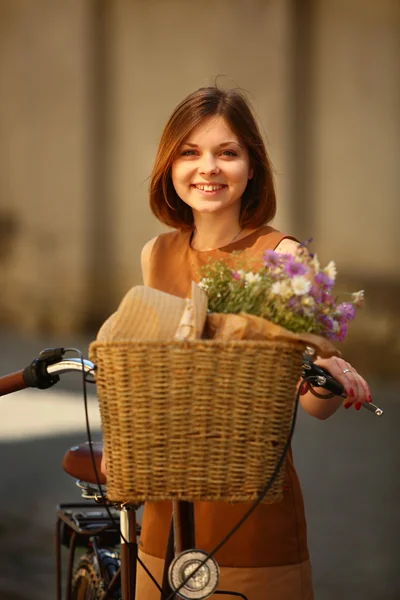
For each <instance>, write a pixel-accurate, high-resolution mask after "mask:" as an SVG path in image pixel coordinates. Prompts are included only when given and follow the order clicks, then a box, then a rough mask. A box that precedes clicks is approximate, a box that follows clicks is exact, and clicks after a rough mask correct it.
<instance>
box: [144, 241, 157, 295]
mask: <svg viewBox="0 0 400 600" xmlns="http://www.w3.org/2000/svg"><path fill="white" fill-rule="evenodd" d="M158 237H159V236H158V235H157V236H156V237H154V238H152V239H151V240H149V241H148V242H146V243H145V245H144V246H143V248H142V252H141V254H140V262H141V265H142V276H143V283H144V284H145V285H147V281H148V279H149V272H150V260H151V253H152V252H153V248H154V244H155V243H156V241H157V239H158Z"/></svg>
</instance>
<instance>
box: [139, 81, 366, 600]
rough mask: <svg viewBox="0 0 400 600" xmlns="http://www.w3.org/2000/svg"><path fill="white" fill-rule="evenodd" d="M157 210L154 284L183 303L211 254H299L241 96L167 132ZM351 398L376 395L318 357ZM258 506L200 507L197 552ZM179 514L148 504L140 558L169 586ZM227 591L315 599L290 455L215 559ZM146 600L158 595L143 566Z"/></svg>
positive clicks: (155, 181)
mask: <svg viewBox="0 0 400 600" xmlns="http://www.w3.org/2000/svg"><path fill="white" fill-rule="evenodd" d="M150 205H151V208H152V211H153V213H154V214H155V215H156V217H157V218H158V219H159V220H160V221H161V222H162V223H164V224H166V225H168V226H170V227H172V228H173V229H174V231H172V232H170V233H166V234H162V235H160V236H158V237H156V238H155V239H152V240H151V241H149V242H148V243H147V244H146V245H145V246H144V248H143V251H142V270H143V279H144V283H145V285H148V286H151V287H153V288H156V289H158V290H161V291H164V292H168V293H170V294H174V295H177V296H181V297H187V296H189V294H190V284H191V281H192V280H198V279H199V269H200V267H201V266H202V265H203V264H205V263H206V262H207V261H208V259H209V258H210V257H212V258H222V257H226V256H228V255H229V254H230V253H231V252H233V251H237V250H242V251H243V252H244V253H245V255H246V256H252V257H260V258H261V256H262V255H263V253H264V251H265V250H267V249H276V250H278V251H280V252H285V253H293V254H294V253H295V252H296V248H297V246H298V242H296V240H295V239H294V238H292V237H290V236H287V235H285V234H283V233H281V232H279V231H277V230H275V229H273V228H272V227H270V226H269V225H267V224H268V223H269V222H270V221H271V220H272V219H273V217H274V215H275V210H276V199H275V191H274V182H273V176H272V169H271V164H270V161H269V158H268V156H267V153H266V150H265V147H264V144H263V141H262V138H261V135H260V132H259V130H258V127H257V124H256V122H255V119H254V117H253V115H252V112H251V110H250V108H249V105H248V103H247V101H246V100H245V99H244V97H243V96H242V95H241V94H240V93H239V92H238V91H236V90H229V91H222V90H219V89H218V88H215V87H210V88H201V89H199V90H197V91H196V92H194V93H192V94H191V95H189V96H188V97H187V98H186V99H185V100H183V102H181V103H180V104H179V105H178V106H177V108H176V109H175V111H174V112H173V114H172V116H171V117H170V119H169V121H168V123H167V125H166V127H165V130H164V132H163V135H162V138H161V141H160V145H159V149H158V153H157V157H156V160H155V165H154V168H153V172H152V177H151V185H150ZM316 362H317V363H318V364H320V365H321V366H323V367H325V368H326V369H327V370H328V371H329V372H330V373H331V374H332V375H333V377H335V378H336V379H337V380H338V381H340V382H341V383H342V384H343V386H344V388H345V390H346V394H347V399H346V400H345V403H344V406H345V408H348V407H350V406H354V407H355V408H356V409H357V410H358V409H360V407H361V405H362V403H363V402H366V401H370V400H371V399H370V394H369V389H368V386H367V384H366V382H365V381H364V379H363V378H362V377H360V375H358V374H357V372H356V371H355V369H354V368H353V367H352V366H351V365H350V364H349V363H347V362H346V361H344V360H343V359H341V358H337V357H334V358H330V359H324V360H322V359H318V360H317V361H316ZM342 402H343V400H342V398H339V397H335V398H332V399H330V400H322V399H319V398H317V397H315V396H314V395H312V393H311V392H310V391H305V393H304V394H303V395H302V397H301V404H302V406H303V408H304V409H305V410H306V411H307V412H308V413H309V414H310V415H312V416H314V417H317V418H318V419H326V418H327V417H329V416H331V415H332V414H333V413H334V412H335V411H336V410H337V409H338V408H339V406H340V405H341V404H342ZM248 507H249V505H245V504H239V505H230V504H224V503H210V502H198V503H195V520H196V522H198V523H199V522H201V528H199V529H197V530H196V545H197V547H198V548H201V549H203V550H206V551H210V550H211V549H213V548H214V547H215V546H216V545H217V543H218V542H219V541H220V540H221V539H222V538H223V537H224V536H225V535H226V533H228V531H230V529H232V527H233V526H234V525H235V524H236V523H237V521H238V520H239V519H240V517H241V516H242V515H243V514H244V513H245V511H246V510H247V509H248ZM170 516H171V504H170V502H157V503H148V504H147V505H146V506H145V509H144V515H143V521H142V535H141V540H140V544H139V548H140V550H139V554H140V558H141V560H142V561H143V562H144V563H145V564H146V566H147V567H148V568H149V569H150V571H151V572H152V573H153V574H154V575H156V576H157V578H158V580H159V581H161V575H162V570H163V557H164V553H165V548H166V543H167V535H168V529H169V523H170ZM216 559H217V561H218V563H219V565H220V567H221V580H220V589H225V590H227V589H230V590H234V591H236V592H241V593H244V594H246V595H247V597H248V599H249V600H258V599H261V598H268V599H270V600H311V599H312V598H313V589H312V579H311V567H310V561H309V554H308V549H307V537H306V522H305V516H304V507H303V500H302V494H301V489H300V485H299V481H298V478H297V474H296V471H295V469H294V465H293V460H292V457H291V455H290V456H289V459H288V461H287V467H286V472H285V482H284V499H283V501H282V502H279V503H276V504H270V505H268V504H261V505H259V506H258V507H257V509H256V510H255V511H254V513H253V514H252V515H251V516H250V517H249V518H248V519H247V521H246V522H245V523H244V525H243V526H242V527H241V528H240V529H239V531H238V532H236V534H235V535H234V536H233V537H232V538H231V539H230V540H229V541H228V543H227V544H226V545H225V546H224V547H223V548H221V550H220V551H219V552H218V553H217V554H216ZM138 598H139V600H152V599H153V598H154V599H157V600H158V598H159V592H158V591H157V589H156V588H155V586H154V584H153V583H152V582H151V581H150V579H149V578H148V576H147V575H146V574H145V573H144V571H143V569H142V568H141V567H140V566H139V567H138Z"/></svg>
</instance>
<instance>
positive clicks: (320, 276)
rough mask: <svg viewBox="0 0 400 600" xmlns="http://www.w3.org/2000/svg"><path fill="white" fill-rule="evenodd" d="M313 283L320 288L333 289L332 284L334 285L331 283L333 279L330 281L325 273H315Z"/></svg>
mask: <svg viewBox="0 0 400 600" xmlns="http://www.w3.org/2000/svg"><path fill="white" fill-rule="evenodd" d="M314 280H315V283H317V284H318V285H320V286H321V287H322V288H328V289H329V288H331V287H333V284H334V283H335V282H334V281H333V279H330V278H329V277H328V276H327V275H326V274H325V273H322V272H320V273H317V274H316V276H315V278H314Z"/></svg>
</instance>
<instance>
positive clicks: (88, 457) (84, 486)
mask: <svg viewBox="0 0 400 600" xmlns="http://www.w3.org/2000/svg"><path fill="white" fill-rule="evenodd" d="M71 350H74V351H75V349H63V348H53V349H45V350H43V351H42V352H41V353H40V354H39V356H38V357H37V358H36V359H34V360H33V361H32V362H31V363H30V364H29V365H28V366H27V367H26V368H25V369H22V370H20V371H18V372H15V373H11V374H9V375H5V376H3V377H0V396H2V395H6V394H11V393H13V392H16V391H18V390H22V389H25V388H28V387H36V388H39V389H46V388H49V387H51V386H53V385H55V384H56V383H57V382H58V381H59V379H60V375H62V374H63V373H67V372H73V371H78V372H81V373H82V375H83V380H84V383H85V384H86V383H95V366H94V364H93V363H92V362H90V361H89V360H84V359H83V357H82V355H81V358H65V357H64V354H65V353H66V352H67V351H71ZM77 352H79V351H77ZM79 354H80V353H79ZM302 378H303V381H307V382H308V383H309V384H310V385H312V386H318V387H322V388H325V389H326V390H328V391H329V392H330V395H327V396H325V397H330V396H333V395H342V396H343V397H345V395H344V390H343V387H342V386H341V384H339V383H338V382H337V381H335V380H334V379H333V378H332V377H331V376H330V375H329V373H327V372H326V371H325V370H324V369H322V368H321V367H319V366H317V365H316V364H315V363H314V362H313V355H312V352H311V351H309V352H306V353H305V354H304V357H303V375H302ZM84 390H85V386H84ZM363 407H365V408H366V409H368V410H369V411H372V412H373V413H374V414H375V415H376V416H381V415H382V414H383V411H382V409H381V408H379V407H378V406H376V405H375V404H372V403H364V404H363ZM294 421H295V416H294V419H293V423H292V429H291V432H290V435H289V438H288V443H287V445H286V446H287V447H288V445H289V444H290V439H291V434H292V433H293V427H294ZM88 438H89V441H88V442H85V443H84V444H80V445H79V446H75V447H72V448H70V449H69V450H68V451H67V452H66V454H65V456H64V460H63V468H64V470H65V471H66V472H67V473H69V474H70V475H72V476H73V477H75V478H76V479H77V484H78V486H79V487H80V488H81V490H82V497H83V498H85V499H86V500H92V502H91V503H73V504H71V503H69V504H60V505H59V506H58V507H57V512H56V515H57V521H56V535H55V554H56V599H57V600H62V578H61V571H62V569H61V567H62V565H61V548H62V547H65V548H67V549H68V567H67V575H66V585H65V600H100V599H101V600H108V599H110V600H115V599H117V598H122V600H134V598H135V586H136V564H137V560H138V556H137V537H138V535H139V533H140V527H139V526H138V525H137V522H136V511H137V509H138V508H139V506H140V505H125V504H121V503H113V504H110V503H108V501H107V498H106V495H105V487H104V486H105V484H106V478H105V476H104V475H103V474H102V473H101V470H100V465H101V458H102V444H101V443H97V442H92V440H91V436H90V429H89V428H88ZM283 458H284V453H283V455H282V459H281V461H280V464H281V463H282V462H283ZM280 464H278V465H277V469H276V470H275V473H274V475H276V473H277V472H278V470H279V467H280ZM271 483H272V482H268V484H267V486H266V488H265V490H268V485H270V484H271ZM265 490H264V493H266V491H265ZM260 497H261V496H260ZM255 505H256V504H254V506H255ZM173 509H174V510H173V519H172V521H171V528H170V534H169V539H168V545H167V550H166V556H165V569H164V575H163V580H162V585H161V587H159V586H158V584H157V583H156V582H155V584H156V585H157V587H159V590H160V596H161V598H162V599H167V600H170V599H171V598H174V597H175V594H178V595H179V596H180V597H182V598H185V599H193V600H203V599H205V598H208V597H209V596H210V595H212V594H214V593H215V594H225V595H231V596H236V597H241V598H244V599H245V600H246V598H245V596H243V595H242V594H240V593H238V592H227V591H222V590H221V591H219V590H216V587H217V585H218V565H217V563H216V561H215V559H214V558H213V556H212V555H213V553H214V552H215V550H214V552H212V553H211V554H210V555H208V554H207V553H205V552H203V551H201V550H197V549H195V538H194V515H193V504H192V503H190V502H182V501H179V502H178V501H173ZM247 516H248V515H247ZM245 518H246V515H245ZM242 521H243V519H242ZM242 521H241V522H242ZM241 522H240V523H238V525H237V526H236V527H235V529H234V530H232V531H231V532H230V534H229V536H230V535H232V533H233V532H234V531H236V529H237V528H238V527H239V526H240V525H241ZM223 541H224V540H223ZM219 547H220V546H219ZM77 548H83V549H84V553H83V555H82V556H81V557H80V558H79V559H78V561H76V560H75V559H76V549H77ZM146 570H147V569H146ZM149 576H150V577H152V576H151V574H149ZM153 580H154V579H153Z"/></svg>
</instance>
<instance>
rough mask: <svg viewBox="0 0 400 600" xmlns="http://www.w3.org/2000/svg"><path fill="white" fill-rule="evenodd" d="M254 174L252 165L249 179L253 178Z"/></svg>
mask: <svg viewBox="0 0 400 600" xmlns="http://www.w3.org/2000/svg"><path fill="white" fill-rule="evenodd" d="M253 175H254V169H253V168H252V167H250V169H249V176H248V179H253Z"/></svg>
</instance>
